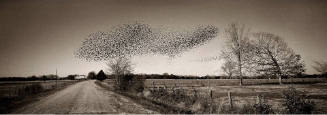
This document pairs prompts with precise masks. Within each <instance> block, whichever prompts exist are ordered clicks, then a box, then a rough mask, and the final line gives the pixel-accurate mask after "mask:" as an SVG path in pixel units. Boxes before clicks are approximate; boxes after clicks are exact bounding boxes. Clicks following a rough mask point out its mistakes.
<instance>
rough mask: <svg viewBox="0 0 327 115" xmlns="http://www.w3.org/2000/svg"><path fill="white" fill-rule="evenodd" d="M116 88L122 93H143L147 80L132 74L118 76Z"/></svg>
mask: <svg viewBox="0 0 327 115" xmlns="http://www.w3.org/2000/svg"><path fill="white" fill-rule="evenodd" d="M116 77H117V78H116V84H115V88H116V89H117V90H120V91H130V92H142V91H143V90H144V81H145V79H143V78H141V77H136V76H134V75H132V74H126V75H116Z"/></svg>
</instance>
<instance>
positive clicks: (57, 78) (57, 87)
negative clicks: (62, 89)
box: [56, 68, 58, 89]
mask: <svg viewBox="0 0 327 115" xmlns="http://www.w3.org/2000/svg"><path fill="white" fill-rule="evenodd" d="M57 88H58V72H57V68H56V89H57Z"/></svg>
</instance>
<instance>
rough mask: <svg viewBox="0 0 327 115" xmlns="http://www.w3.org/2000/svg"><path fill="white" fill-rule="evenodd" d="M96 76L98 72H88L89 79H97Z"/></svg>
mask: <svg viewBox="0 0 327 115" xmlns="http://www.w3.org/2000/svg"><path fill="white" fill-rule="evenodd" d="M95 78H96V74H95V72H94V71H91V72H89V73H88V74H87V79H95Z"/></svg>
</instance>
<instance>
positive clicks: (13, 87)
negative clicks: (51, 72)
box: [0, 80, 78, 113]
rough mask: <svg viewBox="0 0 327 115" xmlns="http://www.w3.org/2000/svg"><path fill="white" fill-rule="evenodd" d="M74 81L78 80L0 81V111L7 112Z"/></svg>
mask: <svg viewBox="0 0 327 115" xmlns="http://www.w3.org/2000/svg"><path fill="white" fill-rule="evenodd" d="M76 82H78V81H71V80H65V81H58V82H57V83H56V82H55V81H19V82H12V81H11V82H0V91H1V94H0V105H1V107H0V112H1V113H9V112H10V111H11V110H12V109H14V108H17V107H19V106H22V105H24V104H26V103H28V102H30V101H32V100H34V99H35V98H37V95H39V94H42V93H46V92H51V91H54V90H60V89H63V88H64V87H66V86H68V85H71V84H74V83H76Z"/></svg>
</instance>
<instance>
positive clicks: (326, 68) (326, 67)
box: [312, 61, 327, 74]
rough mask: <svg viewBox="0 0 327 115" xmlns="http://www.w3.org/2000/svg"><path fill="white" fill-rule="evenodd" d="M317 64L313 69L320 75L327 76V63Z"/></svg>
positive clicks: (316, 62)
mask: <svg viewBox="0 0 327 115" xmlns="http://www.w3.org/2000/svg"><path fill="white" fill-rule="evenodd" d="M314 63H315V64H316V65H315V66H312V67H313V69H315V70H316V71H317V72H319V73H320V74H326V73H327V62H318V61H314Z"/></svg>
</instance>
